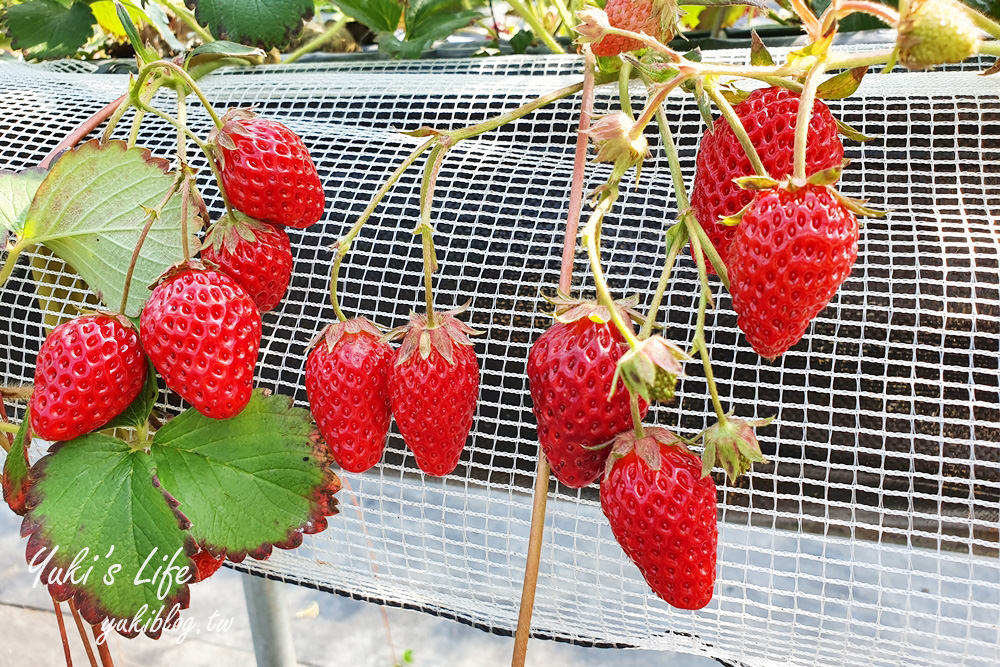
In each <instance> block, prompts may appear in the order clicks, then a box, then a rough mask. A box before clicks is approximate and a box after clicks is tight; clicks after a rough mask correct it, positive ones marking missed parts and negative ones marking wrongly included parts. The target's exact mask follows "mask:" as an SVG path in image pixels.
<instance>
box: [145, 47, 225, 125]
mask: <svg viewBox="0 0 1000 667" xmlns="http://www.w3.org/2000/svg"><path fill="white" fill-rule="evenodd" d="M157 69H166V70H169V71H170V72H171V73H172V74H174V75H175V76H177V78H179V79H180V80H181V81H183V82H184V84H185V85H186V86H187V87H188V88H190V89H191V91H192V92H193V93H194V94H195V95H197V97H198V100H199V101H200V102H201V105H202V106H203V107H205V111H206V112H208V115H209V116H211V118H212V122H213V123H215V126H216V127H219V128H221V127H222V119H221V118H219V114H217V113H215V109H214V108H213V107H212V103H211V102H209V101H208V98H207V97H205V93H203V92H202V90H201V88H199V87H198V84H197V83H195V81H194V79H192V78H191V75H190V74H188V73H187V72H186V71H185V70H184V68H183V67H181V66H180V65H177V64H174V63H172V62H170V61H169V60H157V61H155V62H151V63H149V64H148V65H144V66H143V67H142V69H141V70H139V77H138V79H137V80H136V84H135V86H133V88H132V91H131V97H132V103H133V104H135V98H136V97H138V93H137V91H138V89H139V88H140V87H141V86H142V84H143V83H144V82H145V81H146V79H147V78H149V76H150V75H151V74H152V73H153V72H154V71H155V70H157Z"/></svg>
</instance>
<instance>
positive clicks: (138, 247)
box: [118, 175, 187, 315]
mask: <svg viewBox="0 0 1000 667" xmlns="http://www.w3.org/2000/svg"><path fill="white" fill-rule="evenodd" d="M182 178H183V177H182V176H181V175H178V176H177V178H175V179H174V182H173V183H172V184H171V186H170V188H169V189H168V190H167V194H165V195H164V196H163V199H162V200H160V203H159V204H157V205H156V208H154V209H150V211H149V214H148V215H147V216H146V223H145V224H144V225H143V226H142V231H141V232H139V240H138V241H136V244H135V250H133V251H132V259H131V260H130V261H129V263H128V270H127V271H126V272H125V285H124V286H123V287H122V301H121V305H120V306H119V307H118V312H119V313H121V314H122V315H124V314H125V307H126V306H127V305H128V293H129V288H131V286H132V273H133V272H134V271H135V264H136V262H138V261H139V253H140V252H141V251H142V244H143V243H145V241H146V237H147V236H148V235H149V230H150V229H152V227H153V222H155V221H156V220H158V219H159V217H160V213H161V212H163V207H165V206H166V205H167V202H169V201H170V198H171V197H173V196H174V193H176V192H177V188H179V187H180V185H181V180H182ZM184 209H185V210H187V207H186V206H185V207H184Z"/></svg>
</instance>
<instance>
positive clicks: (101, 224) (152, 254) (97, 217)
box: [18, 141, 201, 315]
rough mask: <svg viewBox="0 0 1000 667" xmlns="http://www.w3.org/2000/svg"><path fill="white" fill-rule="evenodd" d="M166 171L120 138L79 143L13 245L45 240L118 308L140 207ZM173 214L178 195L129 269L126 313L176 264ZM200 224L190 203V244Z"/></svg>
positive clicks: (161, 188) (51, 177)
mask: <svg viewBox="0 0 1000 667" xmlns="http://www.w3.org/2000/svg"><path fill="white" fill-rule="evenodd" d="M167 166H168V165H167V162H166V160H162V159H156V158H153V157H151V156H150V154H149V151H148V150H145V149H141V148H129V149H126V147H125V142H122V141H111V142H108V143H106V144H100V143H98V142H97V141H89V142H87V143H86V144H83V145H82V146H80V147H79V148H77V149H75V150H73V151H70V152H69V153H67V154H65V155H63V156H62V157H61V158H60V159H59V160H58V161H57V162H56V163H55V165H54V166H53V167H52V169H51V170H50V171H49V174H48V176H46V178H45V180H44V181H43V182H42V184H41V185H40V186H39V188H38V192H37V193H36V194H35V199H34V201H33V202H32V204H31V207H30V209H29V210H28V214H27V218H26V220H25V223H24V227H23V231H22V235H21V239H20V240H19V241H18V246H19V247H20V248H23V247H26V246H28V245H33V244H36V243H44V244H45V245H46V246H48V248H49V249H50V250H52V252H54V253H55V254H56V255H57V256H59V257H60V258H61V259H63V260H64V261H65V262H67V263H68V264H69V265H70V266H72V267H73V269H74V270H75V271H76V272H77V273H78V274H80V276H81V277H82V278H83V279H84V280H85V281H86V282H87V284H88V285H89V286H90V289H91V290H92V291H93V292H94V293H95V294H97V295H98V296H99V297H100V298H101V300H102V301H103V302H104V304H105V305H107V306H109V307H111V308H117V307H118V305H119V302H120V300H121V296H122V290H123V288H124V283H125V273H126V271H127V270H128V265H129V262H130V260H131V258H132V251H133V249H134V248H135V245H136V241H137V240H138V238H139V233H140V230H141V229H142V227H143V224H144V222H145V220H146V216H147V211H146V209H149V208H152V207H155V206H157V205H158V204H159V203H160V201H161V200H162V199H163V197H164V195H165V194H166V193H167V191H168V190H169V189H170V188H171V185H172V184H173V182H174V178H175V176H174V175H173V174H170V173H167ZM144 207H145V208H144ZM180 210H181V198H180V197H173V198H172V199H171V200H170V202H169V203H168V204H167V205H166V206H165V207H164V208H163V211H162V212H161V213H160V215H159V219H158V220H157V221H156V222H154V223H153V226H152V228H151V230H150V233H149V235H148V236H147V238H146V241H145V243H144V244H143V246H142V251H141V252H140V254H139V258H138V261H137V262H136V265H135V273H134V275H133V276H132V286H131V289H130V291H129V300H128V305H127V307H126V313H125V314H126V315H136V314H138V313H139V310H140V309H141V307H142V304H143V303H145V301H146V299H147V298H148V297H149V288H148V287H149V285H150V284H152V283H153V281H154V280H156V278H157V277H159V275H160V274H161V273H163V272H164V271H165V270H166V269H167V267H169V266H170V265H172V264H174V263H176V262H179V261H181V259H183V257H182V251H181V249H180V248H179V247H178V246H179V244H178V243H177V240H178V238H179V236H180V217H181V216H180ZM200 225H201V220H200V217H199V211H198V209H197V208H196V206H195V205H194V202H192V203H191V205H190V208H189V210H188V232H189V235H190V237H191V244H192V246H194V245H195V243H196V236H195V235H196V234H197V232H198V230H199V229H200Z"/></svg>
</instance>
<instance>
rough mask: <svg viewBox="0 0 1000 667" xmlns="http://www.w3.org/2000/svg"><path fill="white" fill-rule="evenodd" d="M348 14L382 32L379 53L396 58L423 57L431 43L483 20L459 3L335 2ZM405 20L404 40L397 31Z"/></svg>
mask: <svg viewBox="0 0 1000 667" xmlns="http://www.w3.org/2000/svg"><path fill="white" fill-rule="evenodd" d="M335 2H336V4H337V6H338V7H339V8H340V10H341V11H342V12H344V14H346V15H347V16H350V17H351V18H353V19H355V20H356V21H359V22H361V23H363V24H364V25H366V26H368V27H369V28H371V29H372V30H373V31H375V32H376V33H378V44H379V50H380V51H382V52H383V53H385V54H387V55H390V56H392V57H394V58H419V57H420V54H422V53H423V52H424V51H425V50H426V49H427V48H428V47H429V46H431V44H433V43H434V42H436V41H438V40H441V39H445V38H446V37H448V36H449V35H451V34H452V33H454V32H456V31H457V30H460V29H462V28H464V27H466V26H468V25H469V24H471V23H472V22H474V21H476V20H477V19H479V18H482V14H481V13H480V12H478V11H475V10H462V9H461V3H459V2H458V1H457V0H410V1H409V2H408V3H406V7H405V11H404V8H403V6H402V5H401V4H400V3H399V2H396V1H395V0H335ZM400 18H402V19H403V24H404V36H403V39H399V38H398V37H396V35H395V34H394V33H395V30H396V28H397V27H399V22H400Z"/></svg>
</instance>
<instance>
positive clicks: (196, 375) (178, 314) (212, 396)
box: [139, 268, 261, 419]
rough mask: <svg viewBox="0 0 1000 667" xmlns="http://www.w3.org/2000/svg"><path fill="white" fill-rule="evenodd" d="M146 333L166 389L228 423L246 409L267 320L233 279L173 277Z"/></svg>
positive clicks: (182, 273)
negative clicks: (262, 323) (261, 317)
mask: <svg viewBox="0 0 1000 667" xmlns="http://www.w3.org/2000/svg"><path fill="white" fill-rule="evenodd" d="M139 330H140V336H141V338H142V344H143V347H144V348H145V350H146V354H148V355H149V358H150V360H151V361H152V362H153V365H154V366H155V367H156V370H157V371H159V372H160V375H161V376H162V377H163V381H164V383H166V385H167V387H169V388H170V389H172V390H173V391H175V392H177V393H178V394H179V395H180V397H181V398H183V399H184V400H186V401H187V402H188V403H190V404H191V405H193V406H194V407H195V409H196V410H198V412H200V413H201V414H203V415H205V416H206V417H212V418H214V419H226V418H228V417H233V416H234V415H237V414H239V413H240V412H241V411H242V410H243V408H245V407H246V405H247V403H248V402H249V401H250V395H251V392H252V390H253V374H254V366H255V365H256V363H257V352H258V351H259V349H260V334H261V325H260V313H259V312H258V311H257V306H255V305H254V302H253V299H251V298H250V295H249V294H247V293H246V291H245V290H244V289H243V288H242V287H240V286H239V285H237V284H236V282H235V281H234V280H233V279H232V278H230V277H229V276H227V275H226V274H224V273H220V272H219V271H211V270H201V269H192V268H185V269H181V270H179V271H176V272H175V273H173V274H171V275H168V277H167V278H166V279H165V280H163V282H161V283H160V284H159V285H157V286H156V287H155V288H154V289H153V295H152V296H151V297H150V298H149V302H148V303H146V307H145V309H143V311H142V317H141V319H140V327H139Z"/></svg>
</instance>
